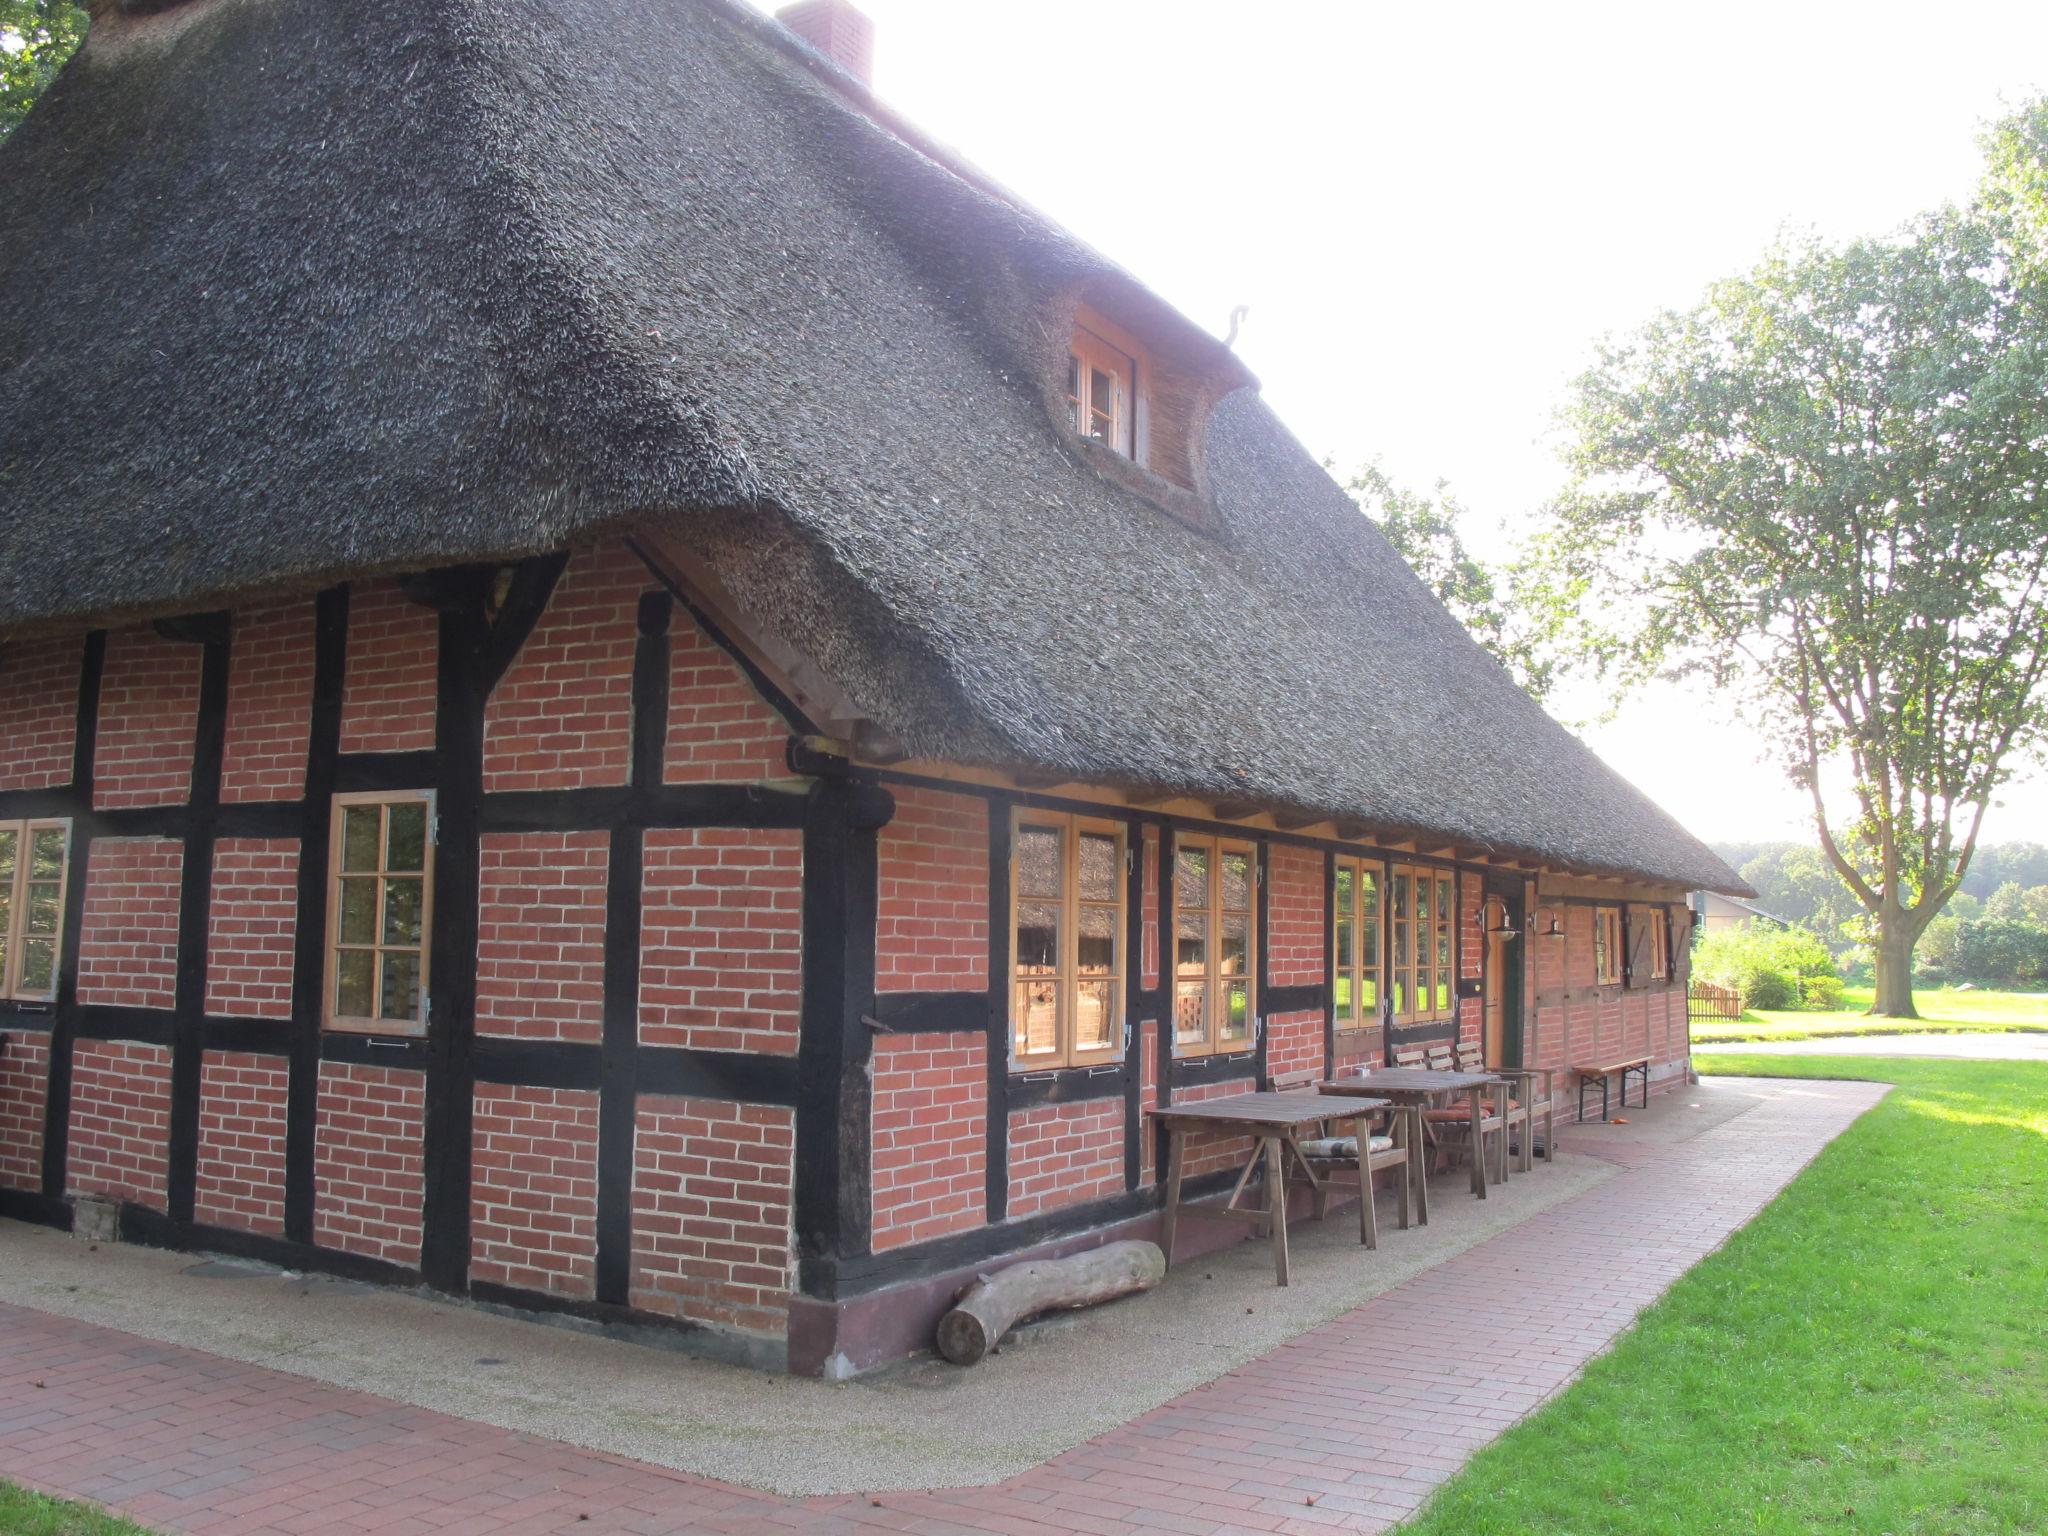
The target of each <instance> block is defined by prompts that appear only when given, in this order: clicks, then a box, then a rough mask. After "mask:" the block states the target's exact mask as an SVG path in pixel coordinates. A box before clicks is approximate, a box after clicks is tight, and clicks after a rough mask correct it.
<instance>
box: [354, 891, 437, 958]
mask: <svg viewBox="0 0 2048 1536" xmlns="http://www.w3.org/2000/svg"><path fill="white" fill-rule="evenodd" d="M349 884H351V885H356V884H363V885H368V884H369V882H368V881H367V880H365V881H360V882H358V881H354V880H351V881H350V882H349ZM426 885H427V883H426V881H424V880H421V879H418V878H417V877H414V878H410V879H408V878H403V877H399V878H394V879H390V880H387V881H385V882H384V942H385V943H386V944H412V945H417V944H418V943H419V942H420V904H421V901H422V899H423V898H424V897H425V895H426Z"/></svg>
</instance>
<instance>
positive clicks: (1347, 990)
mask: <svg viewBox="0 0 2048 1536" xmlns="http://www.w3.org/2000/svg"><path fill="white" fill-rule="evenodd" d="M1330 995H1331V997H1332V998H1333V999H1334V1002H1335V1008H1336V1013H1337V1027H1338V1028H1339V1029H1342V1028H1343V1027H1344V1025H1345V1024H1346V1023H1347V1022H1349V1021H1350V1020H1351V1019H1352V1018H1353V1017H1354V1016H1353V1014H1352V1012H1351V978H1350V977H1349V976H1347V975H1344V974H1341V973H1340V974H1339V975H1338V977H1337V981H1336V985H1335V986H1334V987H1333V988H1332V989H1331V993H1330Z"/></svg>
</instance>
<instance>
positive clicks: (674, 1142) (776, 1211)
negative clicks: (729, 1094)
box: [631, 1095, 796, 1333]
mask: <svg viewBox="0 0 2048 1536" xmlns="http://www.w3.org/2000/svg"><path fill="white" fill-rule="evenodd" d="M795 1157H796V1117H795V1115H794V1114H793V1113H792V1112H791V1111H789V1110H787V1109H781V1108H776V1107H773V1106H768V1105H758V1104H723V1103H715V1102H713V1101H711V1100H707V1099H688V1098H674V1097H668V1096H662V1095H649V1096H647V1097H645V1098H642V1099H641V1101H640V1109H639V1115H638V1118H637V1122H636V1125H635V1138H634V1144H633V1276H632V1290H631V1301H632V1304H633V1305H634V1306H636V1307H640V1308H643V1309H644V1310H646V1311H649V1312H660V1313H665V1314H667V1315H669V1316H672V1317H682V1318H688V1319H690V1320H691V1321H694V1322H702V1323H713V1324H717V1325H720V1326H723V1327H728V1328H735V1329H739V1330H742V1331H745V1332H750V1333H781V1332H783V1331H784V1330H785V1329H786V1328H787V1326H788V1321H789V1288H790V1277H791V1269H792V1265H793V1262H794V1261H793V1257H792V1246H791V1238H790V1190H791V1182H792V1168H793V1165H794V1162H795Z"/></svg>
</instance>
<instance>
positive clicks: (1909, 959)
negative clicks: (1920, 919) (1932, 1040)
mask: <svg viewBox="0 0 2048 1536" xmlns="http://www.w3.org/2000/svg"><path fill="white" fill-rule="evenodd" d="M1919 937H1920V932H1919V929H1918V928H1916V927H1915V926H1914V924H1913V921H1912V919H1911V918H1909V917H1908V916H1907V915H1906V914H1905V913H1904V912H1902V911H1900V910H1899V909H1898V908H1897V907H1895V906H1892V905H1890V904H1889V903H1887V904H1886V906H1885V908H1884V910H1883V911H1881V912H1879V913H1878V915H1877V995H1876V996H1875V997H1874V998H1872V999H1871V1003H1870V1012H1871V1014H1872V1016H1874V1017H1877V1018H1885V1019H1917V1018H1919V1017H1920V1010H1919V1009H1917V1008H1915V1007H1914V1006H1913V945H1914V942H1915V941H1916V940H1918V939H1919Z"/></svg>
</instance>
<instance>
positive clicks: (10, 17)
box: [0, 0, 85, 139]
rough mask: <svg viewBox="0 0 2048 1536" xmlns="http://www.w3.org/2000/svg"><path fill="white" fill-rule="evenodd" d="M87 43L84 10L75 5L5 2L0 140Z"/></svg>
mask: <svg viewBox="0 0 2048 1536" xmlns="http://www.w3.org/2000/svg"><path fill="white" fill-rule="evenodd" d="M84 39H85V8H84V7H83V6H79V5H73V4H71V3H70V0H0V139H4V138H6V137H7V135H8V134H10V133H12V132H13V131H14V127H15V124H17V123H19V122H20V121H21V120H22V118H23V117H25V116H27V114H28V109H29V108H30V107H32V106H34V105H35V102H36V98H37V97H38V96H40V95H42V94H43V87H45V86H46V85H48V84H49V83H50V81H51V80H52V79H54V78H55V77H56V74H57V71H58V70H59V69H61V68H62V67H63V64H64V61H65V60H66V59H68V58H70V57H71V53H72V50H73V49H75V48H76V47H77V46H78V45H79V43H81V42H82V41H84Z"/></svg>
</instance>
